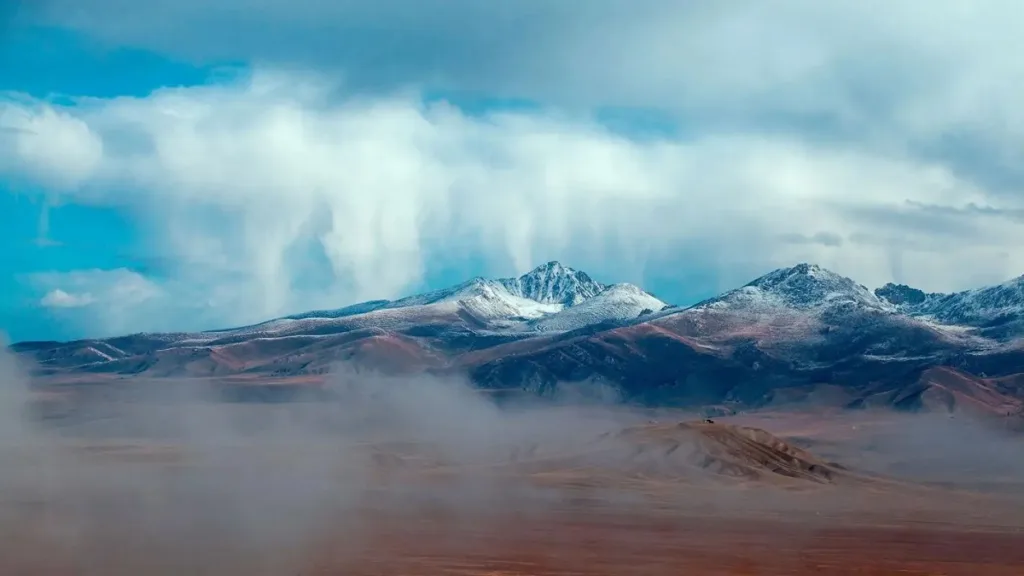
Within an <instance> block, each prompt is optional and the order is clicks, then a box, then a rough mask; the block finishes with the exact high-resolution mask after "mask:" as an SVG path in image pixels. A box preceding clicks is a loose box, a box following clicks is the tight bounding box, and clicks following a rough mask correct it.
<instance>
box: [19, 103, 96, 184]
mask: <svg viewBox="0 0 1024 576" xmlns="http://www.w3.org/2000/svg"><path fill="white" fill-rule="evenodd" d="M0 126H3V127H4V128H5V129H6V130H5V131H6V134H0V169H3V167H4V166H5V165H7V170H14V169H17V170H18V171H21V172H23V173H25V175H26V176H28V177H29V178H31V179H32V180H34V181H36V182H37V183H39V184H42V185H45V186H47V187H49V188H50V189H52V190H54V191H58V192H59V191H64V190H67V189H69V188H72V187H74V186H76V185H77V184H78V183H79V182H80V181H82V180H83V179H85V178H88V177H89V175H90V174H91V173H92V171H93V169H94V168H95V166H96V164H97V163H98V162H99V161H100V159H101V158H102V156H103V143H102V141H100V140H99V139H98V138H97V137H96V135H95V134H93V132H92V131H91V130H90V129H89V127H88V126H86V125H85V124H84V123H83V122H82V121H81V120H79V119H76V118H74V117H73V116H71V115H69V114H67V113H65V112H62V111H61V110H59V109H57V108H54V107H52V106H48V105H46V104H44V103H41V102H34V101H31V100H29V101H23V102H22V103H21V105H19V106H4V107H2V108H0ZM10 163H14V164H15V166H10V165H9V164H10Z"/></svg>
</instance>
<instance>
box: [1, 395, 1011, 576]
mask: <svg viewBox="0 0 1024 576" xmlns="http://www.w3.org/2000/svg"><path fill="white" fill-rule="evenodd" d="M732 424H738V425H749V426H754V427H756V428H762V429H765V430H768V431H769V432H772V433H773V434H775V436H774V437H773V436H764V435H761V433H755V432H750V431H746V429H744V428H733V427H732ZM901 426H902V427H901ZM915 426H918V428H913V429H908V428H907V427H906V426H905V425H901V424H900V423H899V421H897V420H894V419H891V418H889V417H886V416H884V415H877V414H859V415H857V414H854V415H850V414H840V415H837V414H807V413H803V414H792V413H791V414H786V413H761V414H752V415H745V416H737V417H732V418H726V419H723V420H721V421H720V422H717V423H715V424H713V425H707V424H702V423H699V422H697V423H688V424H685V425H683V426H679V425H678V423H677V421H676V420H672V419H664V418H660V417H659V421H658V422H657V423H644V424H640V425H637V426H633V427H626V428H624V429H620V431H617V432H614V433H612V434H611V435H608V434H605V435H602V436H599V437H597V438H598V440H597V441H595V442H596V443H585V442H584V443H575V444H571V446H570V448H571V449H568V448H566V446H562V447H560V448H559V449H558V450H552V451H549V452H546V451H545V447H544V446H539V447H538V446H537V445H528V443H527V444H524V445H522V446H518V447H517V448H516V449H515V450H514V451H512V452H511V453H510V454H509V453H506V452H501V453H500V454H499V453H498V452H499V451H497V450H495V451H494V452H495V453H494V454H491V455H489V456H487V457H485V458H483V459H480V458H477V457H476V455H475V453H474V456H473V457H469V456H466V457H464V458H453V457H451V454H450V451H449V453H447V454H446V453H444V451H443V450H435V449H434V448H430V447H429V446H428V445H427V444H425V443H423V442H421V441H420V440H421V439H419V438H415V437H410V438H409V439H408V441H402V442H398V441H394V440H388V441H383V440H374V441H367V442H360V443H353V444H352V445H351V446H349V447H348V448H345V449H340V450H338V449H336V448H337V447H336V446H334V445H330V447H329V448H327V449H322V450H321V449H320V448H319V447H318V446H313V444H315V443H313V442H309V441H308V440H309V439H307V438H302V439H301V441H300V442H291V443H284V444H282V445H280V446H277V447H275V446H270V445H267V446H264V445H259V446H254V445H250V444H246V443H244V442H239V443H235V444H231V443H230V442H227V443H224V444H219V445H217V446H216V447H215V449H213V448H211V447H210V446H206V445H203V446H199V447H197V446H195V445H187V444H186V445H175V444H173V443H158V442H154V441H153V440H151V439H148V440H140V441H134V442H127V441H124V440H119V441H117V442H114V441H112V440H110V439H101V440H97V439H89V440H83V439H81V438H77V437H72V438H70V439H68V438H65V439H64V440H62V441H61V443H60V445H59V446H53V445H50V446H48V447H47V448H46V449H45V450H42V451H36V450H35V449H25V448H24V447H20V448H19V449H20V452H19V454H18V455H8V456H6V459H5V460H3V461H2V462H0V464H2V465H4V466H17V467H18V468H17V469H18V470H21V472H20V473H11V472H8V473H7V474H6V476H5V478H6V480H5V482H7V484H6V485H5V486H4V487H3V488H4V489H3V492H2V494H0V574H4V575H6V574H11V575H25V576H36V575H44V574H46V575H93V574H94V575H97V576H100V575H103V576H121V575H129V574H130V575H136V574H147V575H163V574H197V575H198V574H210V575H215V574H216V575H228V576H234V575H236V574H237V575H241V574H246V575H264V574H266V575H278V574H280V575H300V574H301V575H304V576H315V575H322V576H327V575H339V576H341V575H344V576H358V575H371V574H372V575H377V574H380V575H384V574H408V575H431V574H451V575H491V576H497V575H503V576H512V575H537V576H541V575H552V576H554V575H562V576H569V575H589V574H594V575H597V574H607V575H620V574H636V575H650V576H656V575H659V574H666V575H668V574H673V575H675V574H697V575H754V574H764V575H787V574H791V575H802V574H835V575H842V574H858V575H882V574H901V575H912V574H918V575H925V574H928V575H948V576H953V575H965V576H984V575H1006V576H1010V575H1014V576H1018V575H1020V574H1024V482H1021V479H1022V478H1024V476H1022V475H1019V474H1017V472H1016V469H1014V468H1013V466H1010V467H1009V468H1005V467H1004V468H1005V469H1004V468H998V467H996V468H998V469H995V468H994V469H993V470H991V471H985V470H981V471H979V470H977V469H975V470H974V471H973V472H972V471H970V470H968V471H966V472H963V473H961V474H960V475H959V476H958V475H957V474H956V472H957V471H958V470H961V469H962V467H961V466H960V465H959V464H958V462H960V460H963V461H964V462H966V461H967V459H966V457H965V458H964V459H961V458H960V456H959V455H960V454H967V453H971V452H973V453H983V455H984V456H985V457H986V458H990V459H996V460H1000V459H1007V460H1012V459H1013V457H1014V456H1015V455H1016V456H1019V455H1020V454H1022V453H1024V452H1019V451H1018V452H1014V451H1013V450H1015V449H1016V447H1019V444H1015V443H1014V442H1015V441H1014V440H1009V441H1008V442H1009V443H1008V444H1007V445H1006V446H1007V447H1008V448H1007V449H1006V450H1004V451H1001V452H993V451H992V450H991V449H989V448H983V447H980V446H972V445H971V443H972V442H979V441H980V440H976V439H974V438H973V437H969V436H968V437H963V434H959V433H957V434H954V435H952V436H950V438H946V439H943V442H945V444H941V443H940V444H939V445H936V446H938V448H935V449H936V450H937V452H936V453H937V454H938V456H941V455H942V453H943V449H942V447H943V446H944V447H946V448H945V450H946V456H947V457H946V459H944V460H943V459H941V458H939V459H938V460H936V459H935V458H924V459H922V460H920V462H926V461H927V462H932V465H933V469H931V471H929V469H925V468H921V469H920V470H922V472H921V473H920V474H919V475H918V476H919V477H914V474H912V473H911V474H906V473H901V472H907V471H908V470H909V471H910V472H913V471H914V470H915V466H916V464H915V462H918V461H917V460H914V458H915V456H914V455H915V454H917V455H918V456H921V455H922V454H923V456H929V455H928V454H925V452H927V450H925V449H922V448H921V445H918V444H914V442H917V440H914V441H913V442H911V443H910V444H909V445H908V448H907V450H908V451H906V452H901V451H888V452H887V451H886V450H885V446H886V444H885V443H886V442H890V441H891V438H892V437H893V435H899V436H900V437H903V438H905V439H906V438H911V440H913V437H914V434H917V430H918V429H920V431H921V433H922V435H923V437H930V436H928V435H929V434H932V435H933V436H934V434H937V433H936V432H934V430H935V429H936V428H935V426H936V425H935V424H934V423H932V422H931V421H928V422H925V424H920V425H915ZM908 430H909V431H908ZM942 430H945V432H943V433H949V431H948V429H947V428H942ZM780 438H781V439H782V440H786V442H782V440H780ZM956 438H959V439H960V440H961V441H962V442H963V443H964V445H963V446H954V444H952V443H951V442H953V439H956ZM993 438H994V437H993ZM998 441H999V442H1001V441H1002V440H998ZM992 442H993V443H994V442H996V440H992ZM992 445H994V444H992ZM623 446H625V447H626V448H623ZM929 446H931V445H929ZM435 448H436V447H435ZM801 448H803V449H801ZM804 449H805V450H806V451H805V450H804ZM204 450H205V452H204ZM915 450H917V451H916V452H914V451H915ZM986 450H987V451H986ZM197 453H201V455H203V456H204V457H197V456H196V454H197ZM465 454H469V452H465ZM72 455H73V456H72ZM834 462H840V464H841V465H839V466H835V464H834ZM851 462H853V463H856V464H857V465H856V466H850V465H849V464H850V463H851ZM935 462H943V463H944V467H943V470H939V468H938V467H937V465H936V464H935ZM338 463H347V464H344V465H342V466H341V468H338V467H337V466H335V464H338ZM1000 463H1001V462H1000ZM976 464H977V463H975V465H976ZM8 470H11V469H10V468H8ZM937 471H945V472H950V473H949V474H946V475H945V476H942V475H939V474H937ZM961 471H962V470H961ZM933 472H935V474H933ZM984 474H989V476H984ZM933 479H934V481H932V480H933ZM961 480H962V481H961ZM994 486H997V487H998V489H996V488H993V487H994ZM1017 488H1020V489H1019V490H1018V489H1017Z"/></svg>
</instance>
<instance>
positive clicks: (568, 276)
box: [498, 261, 606, 306]
mask: <svg viewBox="0 0 1024 576" xmlns="http://www.w3.org/2000/svg"><path fill="white" fill-rule="evenodd" d="M498 282H499V283H501V284H502V285H503V286H505V287H506V288H507V289H508V291H509V292H511V293H512V294H514V295H516V296H519V297H522V298H527V299H529V300H533V301H535V302H540V303H541V304H562V305H563V306H575V305H577V304H579V303H581V302H584V301H586V300H589V299H590V298H593V297H594V296H597V295H598V294H600V293H601V292H603V291H604V290H605V288H606V286H605V285H603V284H601V283H600V282H596V281H595V280H593V279H592V278H591V277H590V276H588V275H587V273H586V272H581V271H579V270H574V269H572V268H569V267H568V266H563V265H562V264H561V263H560V262H556V261H551V262H548V263H547V264H542V265H540V266H538V267H536V268H534V269H533V270H531V271H529V272H527V273H526V274H523V275H522V276H520V277H518V278H502V279H500V280H498Z"/></svg>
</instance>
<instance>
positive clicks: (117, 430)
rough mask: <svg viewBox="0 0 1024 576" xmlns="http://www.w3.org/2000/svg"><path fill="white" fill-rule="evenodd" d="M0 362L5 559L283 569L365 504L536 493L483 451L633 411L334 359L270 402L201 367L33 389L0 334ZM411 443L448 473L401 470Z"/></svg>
mask: <svg viewBox="0 0 1024 576" xmlns="http://www.w3.org/2000/svg"><path fill="white" fill-rule="evenodd" d="M0 379H2V386H0V538H3V541H5V542H7V543H8V544H5V545H4V546H3V548H4V549H5V550H2V551H0V572H3V573H22V572H23V571H28V570H52V571H55V572H56V573H73V574H83V575H84V574H97V575H98V574H103V575H105V576H109V575H114V574H140V573H145V574H186V573H187V574H207V573H209V574H275V575H276V574H293V573H297V572H296V571H297V570H301V569H302V567H303V566H304V565H305V564H306V563H308V561H309V558H311V557H315V556H317V554H321V553H323V551H322V548H323V547H325V546H326V547H327V548H328V549H329V550H330V554H332V555H344V554H345V553H346V548H347V547H350V548H352V549H353V550H355V549H357V548H359V546H361V545H363V544H365V543H366V542H365V537H364V536H365V534H366V531H367V530H368V529H369V528H368V526H367V525H366V522H369V520H365V519H361V518H364V512H365V509H367V508H368V507H376V508H379V509H385V510H386V509H393V510H396V511H400V510H401V509H402V508H403V507H408V506H428V507H429V506H437V505H444V506H446V507H447V509H448V510H449V511H451V512H454V513H457V514H476V513H483V512H486V511H487V508H489V507H490V508H493V507H510V506H511V507H514V508H520V509H521V508H523V507H524V506H526V507H528V506H530V505H535V506H542V505H543V503H542V502H541V500H539V498H540V496H539V493H538V492H537V491H536V490H534V489H533V488H530V487H529V486H525V485H519V486H516V485H513V484H512V483H509V482H507V481H505V480H503V479H501V478H500V476H499V475H495V474H492V473H491V472H490V471H489V470H490V467H492V466H494V465H497V464H502V463H507V462H508V461H510V459H513V458H515V457H516V455H517V454H519V453H520V451H522V450H524V447H527V448H525V449H530V450H532V451H533V453H535V454H536V453H540V454H547V453H549V454H552V455H555V454H559V453H562V452H570V451H572V450H573V449H574V448H575V447H578V446H580V445H582V444H583V443H585V442H587V441H590V440H592V439H593V438H595V437H597V436H598V435H600V434H602V433H603V432H606V431H609V430H614V429H616V428H620V427H622V426H624V425H626V424H627V423H628V422H635V421H637V420H638V419H639V418H640V416H639V415H638V414H636V413H633V412H632V411H630V410H626V409H623V408H621V407H617V406H616V405H615V404H614V395H610V394H598V395H596V396H595V395H593V394H571V393H570V394H568V395H566V396H565V398H563V399H561V400H559V399H556V400H554V401H546V402H544V403H543V404H541V403H523V402H520V403H513V404H512V405H510V406H507V407H501V408H499V407H498V405H497V404H495V403H494V402H493V401H491V400H490V399H489V398H487V397H485V396H483V395H481V394H480V393H478V392H476V391H474V390H472V389H471V388H470V387H469V386H467V385H466V384H465V383H463V382H459V381H455V380H442V379H435V378H428V377H415V378H394V377H383V376H375V375H368V374H358V373H356V372H355V371H352V370H349V369H347V368H345V367H344V366H340V367H338V369H337V370H336V371H335V373H334V374H332V376H331V377H330V379H329V381H328V383H327V390H326V392H328V394H327V395H326V396H327V397H328V398H330V399H329V400H315V401H314V400H310V401H303V400H298V401H295V402H288V403H277V404H271V403H264V404H261V403H231V402H225V401H222V400H221V399H220V398H219V396H218V395H217V393H216V392H215V389H216V387H215V386H213V385H211V383H209V382H202V381H197V380H174V379H159V380H145V379H124V380H118V381H109V382H103V383H100V384H91V383H81V384H76V385H74V386H72V387H70V388H68V389H67V390H47V391H46V392H36V391H30V389H29V386H28V379H27V378H26V376H25V372H24V371H23V370H21V367H20V366H19V365H18V362H17V359H16V358H15V357H13V356H12V355H11V354H10V353H9V352H7V350H6V348H4V349H3V351H2V352H0ZM47 403H49V405H50V408H47V409H42V410H41V409H39V406H40V405H47ZM53 406H58V407H62V408H58V409H54V408H53ZM33 414H35V415H36V416H38V417H37V418H35V419H32V418H31V416H32V415H33ZM40 415H42V416H40ZM529 447H533V448H529ZM538 447H539V448H538ZM538 451H539V452H538ZM407 461H409V462H413V463H414V464H416V465H417V466H422V465H426V467H427V468H430V469H436V470H439V471H440V472H439V473H443V475H444V478H445V482H441V483H433V484H432V483H429V482H428V483H421V482H419V481H418V480H417V481H416V482H413V483H409V482H404V481H403V480H402V474H403V471H404V470H405V469H406V468H409V466H407V464H406V462H407ZM403 482H404V483H403ZM531 502H532V503H533V504H530V503H531ZM7 548H10V550H6V549H7Z"/></svg>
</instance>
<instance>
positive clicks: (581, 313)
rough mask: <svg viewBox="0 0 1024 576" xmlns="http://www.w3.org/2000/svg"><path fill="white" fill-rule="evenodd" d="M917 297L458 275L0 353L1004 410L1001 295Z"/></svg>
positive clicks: (196, 367) (1013, 335) (125, 372)
mask: <svg viewBox="0 0 1024 576" xmlns="http://www.w3.org/2000/svg"><path fill="white" fill-rule="evenodd" d="M919 293H920V294H919ZM922 294H924V293H923V292H921V291H915V289H913V288H910V287H906V286H902V287H901V286H899V285H894V284H892V285H886V286H883V287H881V288H879V289H876V290H874V291H871V290H868V289H867V288H866V287H864V286H863V285H861V284H858V283H857V282H855V281H853V280H851V279H849V278H847V277H845V276H842V275H839V274H836V273H834V272H831V271H829V270H827V269H825V268H822V267H820V266H817V265H814V264H809V263H801V264H797V265H795V266H792V267H789V268H780V269H777V270H774V271H772V272H769V273H767V274H764V275H762V276H760V277H758V278H756V279H754V280H753V281H751V282H748V283H747V284H745V285H744V286H741V287H739V288H737V289H734V290H730V291H727V292H724V293H722V294H720V295H719V296H716V297H714V298H711V299H707V300H704V301H702V302H698V303H697V304H695V305H693V306H689V307H675V306H671V305H668V304H665V303H664V302H662V301H661V300H659V299H657V298H655V297H654V296H653V295H651V294H649V293H647V292H645V291H644V290H643V289H641V288H640V287H638V286H635V285H631V284H603V283H600V282H597V281H596V280H593V279H592V278H591V277H590V276H589V275H587V274H586V273H584V272H581V271H578V270H575V269H573V268H570V267H567V266H564V265H562V264H560V263H558V262H556V261H552V262H548V263H546V264H542V265H541V266H538V267H536V268H534V269H533V270H531V271H528V272H527V273H525V274H523V275H521V276H519V277H516V278H499V279H486V278H473V279H470V280H468V281H466V282H463V283H461V284H457V285H455V286H451V287H448V288H444V289H440V290H434V291H430V292H426V293H422V294H417V295H412V296H408V297H405V298H400V299H398V300H394V301H388V300H374V301H369V302H364V303H358V304H354V305H351V306H347V307H344V308H340V309H336V310H326V311H313V312H306V313H302V314H296V315H291V316H285V317H282V318H277V319H273V320H269V321H266V322H262V323H259V324H254V325H251V326H246V327H240V328H236V329H229V330H214V331H208V332H198V333H177V334H136V335H128V336H120V337H116V338H106V339H87V340H80V341H73V342H68V343H31V342H26V343H19V344H15V345H13V346H12V347H11V349H12V350H14V351H15V352H18V353H20V354H22V355H23V356H26V357H28V358H30V359H31V360H33V361H34V362H35V364H36V371H35V374H36V377H37V378H41V379H43V380H45V381H49V382H57V381H67V380H69V379H75V378H77V379H79V380H80V379H81V378H83V377H86V378H100V379H102V378H109V377H117V378H124V377H139V376H144V377H158V378H159V377H168V376H174V377H203V378H235V379H237V378H243V379H246V381H251V382H258V381H260V379H266V378H286V379H295V378H301V379H308V378H314V377H321V376H323V375H324V374H327V373H329V372H330V371H331V367H332V366H333V365H335V364H337V363H339V362H342V363H353V364H355V365H357V366H362V367H365V368H368V369H373V370H382V371H396V372H402V373H410V372H412V373H415V372H428V373H433V374H439V375H465V376H466V377H468V378H470V380H471V381H473V382H474V383H475V384H476V385H478V386H480V387H482V388H493V389H509V388H511V389H521V390H528V391H532V392H537V393H545V391H547V390H551V389H552V388H553V387H556V386H558V385H560V383H563V382H582V381H593V382H604V383H607V384H610V385H612V386H613V387H615V388H617V389H618V390H619V391H620V392H622V393H623V395H624V397H627V398H633V399H637V400H639V401H643V402H653V403H659V402H673V403H691V404H698V405H719V406H721V405H724V404H723V403H725V404H728V405H736V406H760V405H767V404H771V403H773V402H774V403H777V402H780V401H783V399H784V398H790V399H792V398H814V397H818V396H817V395H820V394H819V393H817V392H814V391H815V390H824V389H833V388H834V389H835V390H841V391H842V392H841V393H840V392H836V393H834V394H833V393H830V397H832V398H833V399H836V398H844V400H843V401H842V402H841V403H843V405H848V406H857V405H868V404H870V403H872V402H879V401H882V402H888V403H890V404H892V405H893V406H895V407H899V406H939V405H944V406H950V405H956V403H957V402H960V403H964V402H967V403H974V404H976V403H977V402H978V400H977V399H978V398H981V399H983V400H984V402H990V403H991V404H992V406H997V408H993V410H1005V409H1007V408H1005V407H1007V406H1010V407H1013V406H1017V405H1018V404H1015V402H1018V401H1019V399H1020V398H1024V339H1021V338H1020V336H1021V335H1022V334H1024V331H1019V330H1018V329H1017V327H1018V324H1014V322H1013V321H1010V322H1003V323H999V322H994V321H993V320H991V319H992V318H996V319H998V318H1002V317H1006V316H1007V314H1009V313H1011V312H1013V311H1014V310H1017V309H1019V308H1024V291H1019V290H1018V281H1016V280H1011V281H1008V282H1006V283H1003V284H1000V285H997V286H994V287H984V288H979V289H976V290H973V291H965V292H961V293H955V294H951V295H924V296H921V295H922ZM939 304H941V306H940V307H939V308H935V306H939ZM935 310H952V311H956V310H967V311H969V312H970V315H964V314H961V315H960V316H955V315H952V316H950V315H947V316H937V315H936V313H935ZM944 318H968V319H975V318H981V319H982V320H983V321H978V322H974V324H973V325H972V324H952V323H949V322H948V320H944ZM1014 318H1016V317H1014ZM985 319H988V320H985ZM939 368H941V369H942V370H947V371H955V373H956V374H957V376H956V377H952V376H949V377H946V376H943V378H940V379H936V378H931V379H929V378H927V377H925V376H924V375H925V374H926V373H928V374H946V373H947V372H935V371H934V370H936V369H939ZM929 370H931V371H932V372H928V371H929ZM950 373H952V372H950ZM83 375H86V376H83ZM954 384H955V386H954ZM951 386H953V388H951ZM823 387H824V388H823ZM951 390H952V391H951ZM879 399H881V400H879ZM918 399H922V400H920V401H919V400H918ZM923 399H928V401H927V402H926V401H924V400H923ZM940 400H941V401H940ZM836 401H837V402H838V400H836Z"/></svg>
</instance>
